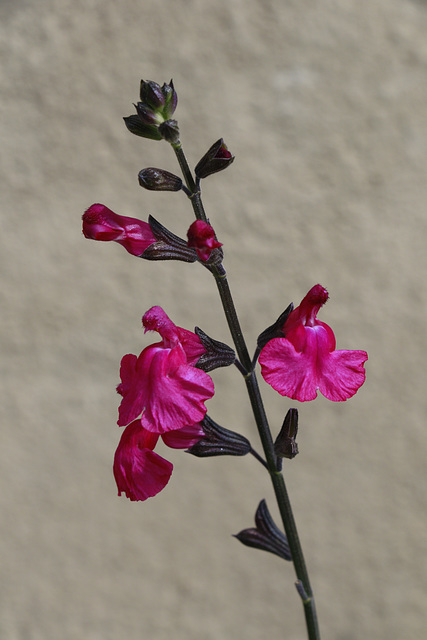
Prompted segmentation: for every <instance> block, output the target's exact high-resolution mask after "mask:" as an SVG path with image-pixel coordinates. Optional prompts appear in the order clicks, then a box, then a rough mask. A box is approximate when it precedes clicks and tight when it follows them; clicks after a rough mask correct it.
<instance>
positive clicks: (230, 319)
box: [174, 144, 320, 640]
mask: <svg viewBox="0 0 427 640" xmlns="http://www.w3.org/2000/svg"><path fill="white" fill-rule="evenodd" d="M174 150H175V153H176V155H177V158H178V162H179V164H180V167H181V170H182V171H183V176H184V180H185V182H186V185H187V188H188V189H189V191H190V192H191V197H190V199H191V203H192V205H193V209H194V213H195V215H196V218H197V219H199V220H205V221H206V214H205V210H204V207H203V203H202V198H201V193H200V189H199V188H198V187H196V183H195V181H194V179H193V176H192V174H191V171H190V168H189V165H188V162H187V160H186V157H185V154H184V151H183V148H182V145H181V144H180V145H179V149H177V148H176V147H174ZM210 270H211V272H212V275H213V276H214V278H215V282H216V285H217V287H218V292H219V295H220V298H221V303H222V307H223V310H224V314H225V317H226V319H227V323H228V327H229V329H230V333H231V336H232V339H233V342H234V346H235V348H236V353H237V356H238V359H239V361H240V363H241V365H242V366H243V368H244V370H245V371H246V374H245V375H244V378H245V383H246V388H247V391H248V395H249V399H250V403H251V407H252V411H253V414H254V418H255V422H256V425H257V428H258V433H259V437H260V440H261V444H262V447H263V450H264V455H265V459H266V463H267V464H266V466H267V469H268V472H269V474H270V477H271V481H272V484H273V488H274V492H275V496H276V501H277V505H278V508H279V512H280V515H281V518H282V522H283V527H284V529H285V533H286V537H287V539H288V543H289V549H290V552H291V557H292V562H293V564H294V568H295V573H296V576H297V579H298V581H299V583H300V584H301V585H302V587H303V589H304V592H305V594H306V595H307V597H306V598H305V599H304V600H303V607H304V614H305V620H306V627H307V635H308V639H309V640H320V633H319V627H318V621H317V614H316V607H315V601H314V596H313V591H312V588H311V585H310V580H309V576H308V571H307V567H306V563H305V559H304V554H303V551H302V547H301V543H300V540H299V536H298V531H297V527H296V523H295V519H294V515H293V511H292V506H291V503H290V500H289V496H288V492H287V489H286V484H285V480H284V477H283V474H282V472H281V471H278V470H277V457H276V454H275V453H274V443H273V438H272V435H271V431H270V427H269V424H268V419H267V415H266V412H265V409H264V404H263V401H262V398H261V393H260V390H259V386H258V381H257V377H256V373H255V365H254V364H253V363H252V361H251V357H250V355H249V351H248V348H247V346H246V342H245V338H244V336H243V332H242V329H241V326H240V322H239V318H238V315H237V311H236V307H235V305H234V300H233V297H232V294H231V290H230V287H229V284H228V279H227V273H226V270H225V269H224V266H223V265H222V264H221V265H217V266H212V267H211V268H210Z"/></svg>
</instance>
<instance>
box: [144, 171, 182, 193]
mask: <svg viewBox="0 0 427 640" xmlns="http://www.w3.org/2000/svg"><path fill="white" fill-rule="evenodd" d="M138 180H139V184H140V185H141V187H144V189H148V190H149V191H179V190H180V189H181V188H182V180H181V178H179V177H178V176H176V175H174V174H173V173H169V171H165V170H164V169H156V168H155V167H147V169H142V171H140V172H139V173H138Z"/></svg>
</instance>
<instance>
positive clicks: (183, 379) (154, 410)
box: [140, 345, 214, 433]
mask: <svg viewBox="0 0 427 640" xmlns="http://www.w3.org/2000/svg"><path fill="white" fill-rule="evenodd" d="M147 364H148V363H147ZM143 384H144V381H143V380H140V385H141V386H142V385H143ZM143 394H144V411H143V414H142V417H141V424H142V426H143V427H145V428H146V429H148V430H149V431H154V432H155V433H165V432H166V431H172V430H175V429H182V427H186V426H188V425H191V424H195V423H196V422H200V421H201V420H202V419H203V417H204V415H205V413H206V407H205V406H204V402H205V401H206V400H208V399H209V398H211V397H212V396H213V394H214V384H213V382H212V379H211V377H210V376H209V375H208V374H207V373H205V372H204V371H201V370H200V369H196V368H194V367H191V366H189V365H187V364H186V363H185V354H184V351H183V349H182V347H181V346H180V345H178V346H177V347H175V348H174V349H171V350H166V349H165V350H159V351H157V352H156V353H155V355H154V357H153V358H151V360H150V362H149V364H148V367H146V368H145V386H144V388H143Z"/></svg>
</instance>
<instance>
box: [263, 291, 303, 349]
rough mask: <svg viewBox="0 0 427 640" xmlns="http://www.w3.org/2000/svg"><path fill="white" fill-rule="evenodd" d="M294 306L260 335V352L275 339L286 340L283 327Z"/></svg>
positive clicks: (287, 308)
mask: <svg viewBox="0 0 427 640" xmlns="http://www.w3.org/2000/svg"><path fill="white" fill-rule="evenodd" d="M293 309H294V305H293V303H292V302H291V304H290V305H289V306H288V307H286V309H285V310H284V312H283V313H282V314H281V315H280V316H279V317H278V318H277V320H276V322H275V323H274V324H272V325H271V326H270V327H267V329H265V330H264V331H263V332H262V333H260V334H259V336H258V339H257V347H258V351H261V349H262V348H263V347H265V345H266V344H267V342H269V341H270V340H272V339H273V338H284V336H285V334H284V333H283V331H282V329H283V325H284V324H285V322H286V320H287V319H288V316H289V315H290V313H291V312H292V311H293Z"/></svg>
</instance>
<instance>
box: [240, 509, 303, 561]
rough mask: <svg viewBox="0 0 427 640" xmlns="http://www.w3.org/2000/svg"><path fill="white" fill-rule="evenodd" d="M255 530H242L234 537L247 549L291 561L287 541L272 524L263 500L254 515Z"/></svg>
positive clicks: (272, 521)
mask: <svg viewBox="0 0 427 640" xmlns="http://www.w3.org/2000/svg"><path fill="white" fill-rule="evenodd" d="M255 524H256V528H250V529H243V531H240V533H237V534H236V535H235V536H234V537H235V538H237V539H238V540H240V542H241V543H242V544H244V545H246V546H247V547H254V548H255V549H262V550H263V551H268V552H270V553H274V554H275V555H276V556H279V558H283V560H292V557H291V552H290V550H289V544H288V540H287V538H286V536H285V534H284V533H283V532H282V531H280V529H279V527H278V526H277V525H276V524H275V523H274V520H273V518H272V517H271V515H270V512H269V510H268V508H267V503H266V501H265V500H261V502H260V503H259V505H258V509H257V511H256V514H255Z"/></svg>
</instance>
